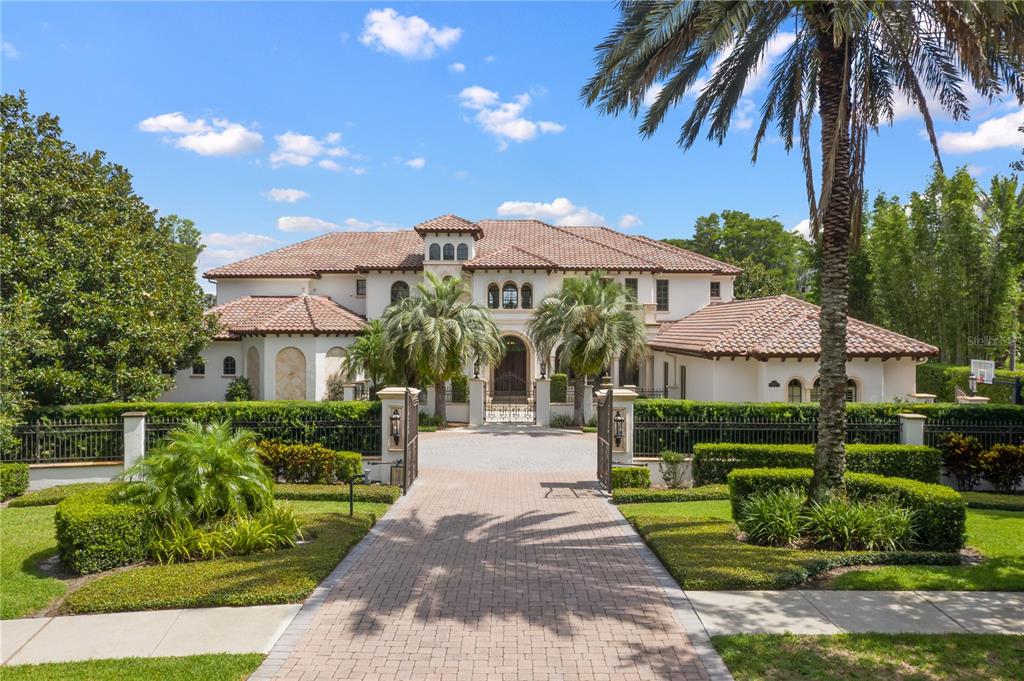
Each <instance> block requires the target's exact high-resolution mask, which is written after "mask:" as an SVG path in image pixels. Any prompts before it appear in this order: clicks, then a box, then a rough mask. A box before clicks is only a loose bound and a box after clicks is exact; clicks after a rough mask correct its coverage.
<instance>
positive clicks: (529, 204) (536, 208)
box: [497, 197, 605, 227]
mask: <svg viewBox="0 0 1024 681" xmlns="http://www.w3.org/2000/svg"><path fill="white" fill-rule="evenodd" d="M497 212H498V215H502V216H515V217H525V218H531V219H534V220H543V221H544V222H551V223H553V224H556V225H561V226H563V227H564V226H583V225H603V224H605V222H604V218H603V217H601V216H600V215H598V214H597V213H595V212H594V211H592V210H590V209H589V208H587V207H586V206H577V205H575V204H574V203H573V202H572V201H570V200H569V199H567V198H565V197H560V198H557V199H555V200H554V201H552V202H551V203H540V202H534V201H506V202H504V203H503V204H501V205H500V206H498V211H497Z"/></svg>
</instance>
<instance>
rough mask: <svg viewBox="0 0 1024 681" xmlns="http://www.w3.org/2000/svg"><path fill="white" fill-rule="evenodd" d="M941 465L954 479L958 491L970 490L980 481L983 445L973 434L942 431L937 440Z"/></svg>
mask: <svg viewBox="0 0 1024 681" xmlns="http://www.w3.org/2000/svg"><path fill="white" fill-rule="evenodd" d="M939 448H940V449H941V451H942V465H943V466H945V467H946V472H947V473H948V474H949V475H952V476H953V478H954V479H955V480H956V487H957V489H959V490H960V491H965V490H972V489H974V488H975V487H977V486H978V483H979V482H980V481H981V473H982V469H981V455H982V453H983V452H984V451H985V447H984V446H983V445H982V444H981V440H979V439H978V438H976V437H974V436H973V435H963V434H961V433H943V434H942V439H941V440H940V441H939Z"/></svg>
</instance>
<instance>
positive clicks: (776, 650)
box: [712, 634, 1024, 681]
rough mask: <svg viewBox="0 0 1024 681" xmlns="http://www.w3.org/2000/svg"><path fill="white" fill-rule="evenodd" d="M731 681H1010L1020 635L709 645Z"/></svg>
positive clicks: (1021, 651) (779, 638)
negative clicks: (713, 649) (722, 662)
mask: <svg viewBox="0 0 1024 681" xmlns="http://www.w3.org/2000/svg"><path fill="white" fill-rule="evenodd" d="M712 641H713V643H714V645H715V648H716V649H718V652H719V653H720V654H721V655H722V659H724V660H725V664H726V665H727V666H728V667H729V671H731V672H732V674H733V677H734V678H735V679H736V681H860V680H861V679H886V680H891V681H901V680H904V679H905V680H906V681H911V680H913V681H974V680H975V679H986V681H1011V680H1013V679H1020V678H1021V670H1022V669H1024V637H1021V636H999V635H992V634H987V635H971V634H947V635H936V634H841V635H838V636H796V635H793V634H748V635H741V636H716V637H714V638H713V639H712Z"/></svg>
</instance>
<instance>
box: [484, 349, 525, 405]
mask: <svg viewBox="0 0 1024 681" xmlns="http://www.w3.org/2000/svg"><path fill="white" fill-rule="evenodd" d="M504 340H505V356H504V357H503V358H502V359H501V363H499V364H498V366H497V367H495V369H494V389H493V390H492V393H493V394H494V395H495V396H501V397H512V396H525V395H527V394H528V393H529V390H528V389H527V388H528V386H527V383H526V345H525V344H524V343H523V341H521V340H519V339H518V338H516V337H515V336H506V337H505V339H504Z"/></svg>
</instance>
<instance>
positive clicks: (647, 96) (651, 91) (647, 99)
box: [644, 83, 665, 107]
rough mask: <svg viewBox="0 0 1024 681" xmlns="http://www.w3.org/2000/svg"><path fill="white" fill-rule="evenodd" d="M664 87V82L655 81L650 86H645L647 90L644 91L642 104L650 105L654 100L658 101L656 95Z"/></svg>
mask: <svg viewBox="0 0 1024 681" xmlns="http://www.w3.org/2000/svg"><path fill="white" fill-rule="evenodd" d="M664 89H665V84H664V83H655V84H654V85H652V86H651V87H649V88H647V92H645V93H644V106H646V107H651V106H653V105H654V103H655V102H656V101H658V95H660V94H661V91H662V90H664Z"/></svg>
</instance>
